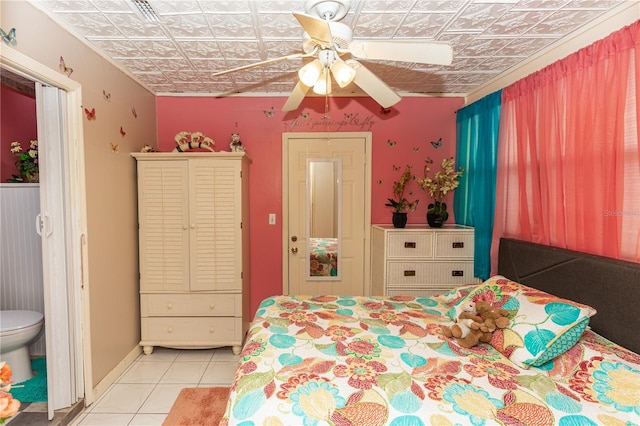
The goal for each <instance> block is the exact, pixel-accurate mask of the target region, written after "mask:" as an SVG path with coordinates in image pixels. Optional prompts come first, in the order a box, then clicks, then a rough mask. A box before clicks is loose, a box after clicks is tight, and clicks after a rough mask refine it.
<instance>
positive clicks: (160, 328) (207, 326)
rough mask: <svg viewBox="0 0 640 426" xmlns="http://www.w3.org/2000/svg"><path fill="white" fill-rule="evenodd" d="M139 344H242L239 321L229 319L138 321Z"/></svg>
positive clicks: (190, 318) (240, 321)
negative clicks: (141, 341)
mask: <svg viewBox="0 0 640 426" xmlns="http://www.w3.org/2000/svg"><path fill="white" fill-rule="evenodd" d="M141 334H142V340H143V341H146V342H157V343H160V342H171V343H174V344H180V343H183V344H188V343H190V342H192V344H196V343H203V342H211V343H218V342H232V341H239V340H242V319H241V318H228V317H164V318H163V317H154V318H142V319H141Z"/></svg>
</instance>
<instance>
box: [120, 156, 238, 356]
mask: <svg viewBox="0 0 640 426" xmlns="http://www.w3.org/2000/svg"><path fill="white" fill-rule="evenodd" d="M132 156H133V157H135V159H136V160H137V170H138V225H139V246H140V247H139V248H140V255H139V256H140V257H139V262H140V317H141V318H140V333H141V340H140V345H141V346H142V347H143V350H144V353H145V354H150V353H152V352H153V348H154V346H163V347H170V348H193V349H198V348H200V349H201V348H213V347H220V346H231V347H232V349H233V352H234V353H236V354H237V353H240V350H241V348H242V343H243V339H244V336H245V333H246V331H247V329H248V326H249V321H250V312H249V305H250V294H249V284H250V281H251V279H250V272H249V270H250V269H249V268H250V265H249V192H248V190H249V164H250V163H251V160H250V159H249V157H247V156H246V154H244V153H230V152H216V153H204V152H181V153H134V154H132Z"/></svg>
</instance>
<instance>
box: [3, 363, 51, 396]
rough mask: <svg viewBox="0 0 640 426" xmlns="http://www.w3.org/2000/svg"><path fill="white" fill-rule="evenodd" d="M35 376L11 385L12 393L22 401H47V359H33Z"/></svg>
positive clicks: (32, 366) (32, 367) (32, 364)
mask: <svg viewBox="0 0 640 426" xmlns="http://www.w3.org/2000/svg"><path fill="white" fill-rule="evenodd" d="M31 369H32V370H33V371H34V376H33V377H32V378H30V379H29V380H25V381H24V382H20V383H14V384H13V385H11V391H10V392H11V395H13V397H14V398H15V399H17V400H18V401H20V402H47V360H46V358H35V359H33V360H31Z"/></svg>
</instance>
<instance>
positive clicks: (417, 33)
mask: <svg viewBox="0 0 640 426" xmlns="http://www.w3.org/2000/svg"><path fill="white" fill-rule="evenodd" d="M452 16H453V15H452V14H431V13H412V14H411V15H409V16H407V18H406V19H405V21H404V22H403V23H402V25H401V26H400V27H399V28H398V30H397V32H396V34H395V35H396V36H398V37H408V38H411V37H414V38H415V37H419V38H432V39H435V37H436V36H437V35H438V33H440V31H441V29H442V27H443V26H444V25H445V24H446V23H447V22H448V21H449V20H450V19H451V18H452Z"/></svg>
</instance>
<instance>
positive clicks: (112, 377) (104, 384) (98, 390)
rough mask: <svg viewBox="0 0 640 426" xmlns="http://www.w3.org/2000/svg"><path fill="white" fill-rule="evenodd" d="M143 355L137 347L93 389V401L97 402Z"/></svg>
mask: <svg viewBox="0 0 640 426" xmlns="http://www.w3.org/2000/svg"><path fill="white" fill-rule="evenodd" d="M141 353H142V347H140V346H139V345H136V347H135V348H134V349H133V350H132V351H131V352H129V353H128V354H127V356H125V357H124V359H123V360H122V361H120V362H119V363H118V365H116V366H115V367H114V369H113V370H111V371H110V372H109V373H108V374H107V375H106V376H104V378H103V379H102V380H100V382H99V383H98V384H97V385H96V386H95V387H94V388H93V401H94V402H95V401H97V400H98V398H100V396H102V394H104V393H105V392H106V391H107V389H109V386H111V385H112V384H114V383H115V381H116V380H118V377H120V376H121V375H122V373H124V371H125V370H126V369H127V368H128V367H129V366H130V365H131V364H133V362H134V361H135V360H136V358H138V356H139V355H140V354H141Z"/></svg>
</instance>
